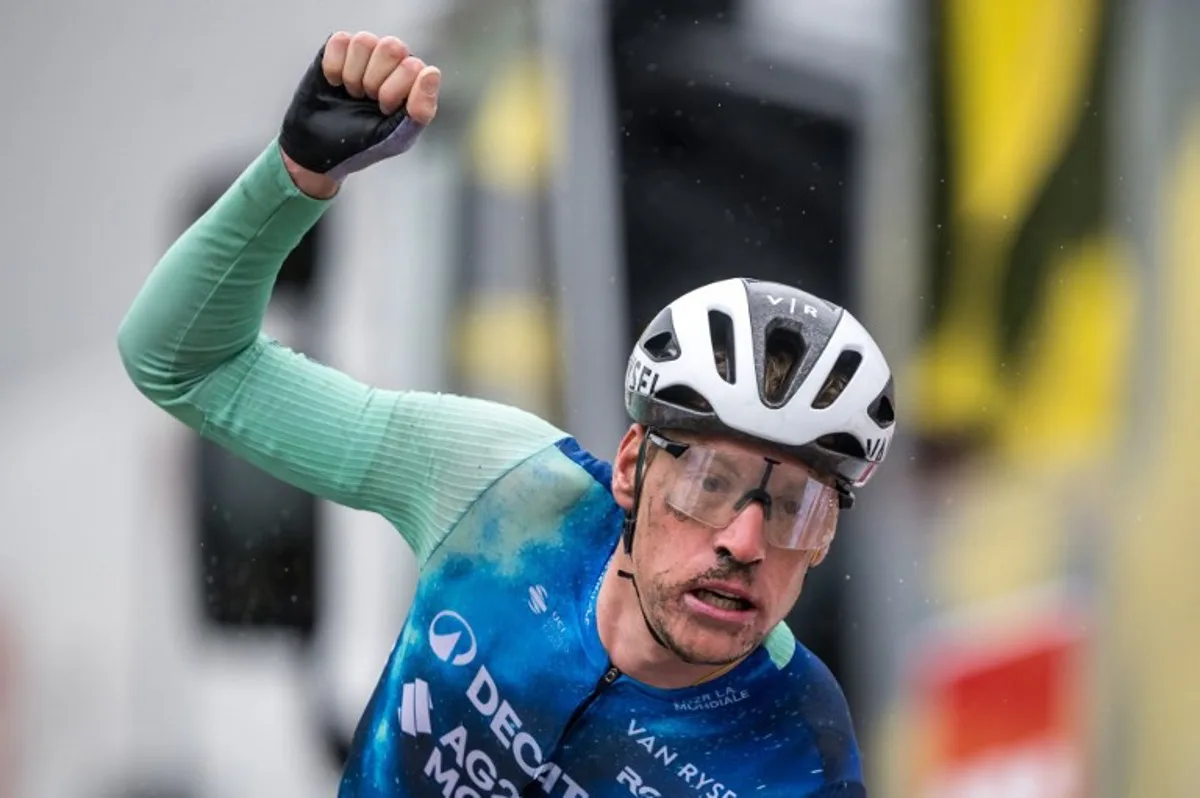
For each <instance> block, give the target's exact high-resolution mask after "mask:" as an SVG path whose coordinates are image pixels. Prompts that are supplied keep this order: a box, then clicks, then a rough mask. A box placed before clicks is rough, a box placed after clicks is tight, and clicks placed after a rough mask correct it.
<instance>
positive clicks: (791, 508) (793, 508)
mask: <svg viewBox="0 0 1200 798" xmlns="http://www.w3.org/2000/svg"><path fill="white" fill-rule="evenodd" d="M780 508H781V509H782V510H783V511H784V512H785V513H787V514H788V515H796V514H798V513H799V512H800V502H798V501H796V500H795V499H787V500H785V501H783V502H781V503H780Z"/></svg>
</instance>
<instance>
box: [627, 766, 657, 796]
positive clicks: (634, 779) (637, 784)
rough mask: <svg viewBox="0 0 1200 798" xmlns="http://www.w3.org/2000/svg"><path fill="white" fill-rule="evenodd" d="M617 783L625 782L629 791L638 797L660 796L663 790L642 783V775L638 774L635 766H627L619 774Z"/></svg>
mask: <svg viewBox="0 0 1200 798" xmlns="http://www.w3.org/2000/svg"><path fill="white" fill-rule="evenodd" d="M617 784H623V785H625V786H626V787H628V788H629V792H630V793H631V794H633V795H636V796H638V798H659V796H661V795H662V793H661V792H659V791H658V790H656V789H654V788H653V787H647V786H644V785H643V784H642V777H641V776H639V775H638V773H637V771H636V770H634V769H633V768H631V767H629V766H626V767H625V769H624V770H622V771H621V772H620V774H618V775H617Z"/></svg>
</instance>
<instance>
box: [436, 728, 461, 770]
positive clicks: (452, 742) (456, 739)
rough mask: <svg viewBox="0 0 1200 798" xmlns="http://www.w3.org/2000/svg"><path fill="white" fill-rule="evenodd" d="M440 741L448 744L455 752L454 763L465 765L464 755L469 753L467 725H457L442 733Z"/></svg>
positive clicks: (442, 743)
mask: <svg viewBox="0 0 1200 798" xmlns="http://www.w3.org/2000/svg"><path fill="white" fill-rule="evenodd" d="M438 743H440V744H441V745H444V746H446V747H447V748H449V749H450V750H451V751H453V752H454V764H456V765H458V766H459V767H462V766H463V757H464V756H466V753H467V728H466V727H465V726H462V725H460V726H457V727H455V728H453V729H451V730H450V731H448V732H446V733H445V734H443V735H442V737H441V739H439V740H438Z"/></svg>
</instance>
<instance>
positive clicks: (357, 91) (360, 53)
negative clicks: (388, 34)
mask: <svg viewBox="0 0 1200 798" xmlns="http://www.w3.org/2000/svg"><path fill="white" fill-rule="evenodd" d="M377 44H379V37H378V36H376V35H375V34H374V33H367V32H366V31H362V32H359V33H356V34H354V36H353V37H352V38H351V39H350V46H349V47H348V48H347V49H346V62H345V64H343V65H342V85H343V86H344V87H345V88H346V92H347V93H349V95H350V96H351V97H356V98H361V97H363V96H364V92H363V75H364V74H365V73H366V71H367V64H368V63H369V62H370V60H371V54H372V53H373V52H374V51H375V46H376V45H377Z"/></svg>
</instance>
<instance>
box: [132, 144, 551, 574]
mask: <svg viewBox="0 0 1200 798" xmlns="http://www.w3.org/2000/svg"><path fill="white" fill-rule="evenodd" d="M329 204H330V201H325V200H316V199H313V198H311V197H308V196H307V195H305V194H303V193H302V192H300V191H299V190H298V189H297V188H296V187H295V185H294V184H293V183H292V180H291V178H290V177H289V176H288V174H287V171H286V169H285V168H284V166H283V162H282V158H281V154H280V151H279V148H278V144H277V142H272V144H271V146H270V147H268V148H267V149H266V150H265V151H264V152H263V153H261V154H260V155H259V157H258V158H257V159H255V161H254V162H253V163H252V164H251V165H250V166H249V167H248V168H247V169H246V170H245V171H244V172H243V173H242V174H241V175H240V176H239V178H238V180H237V181H235V183H234V184H233V186H231V187H230V189H229V190H228V191H226V192H225V194H223V195H222V197H221V198H220V199H219V200H218V201H217V202H216V203H215V204H214V205H213V207H212V208H211V209H209V211H208V212H207V213H205V214H204V215H203V216H202V217H201V218H200V219H198V220H197V221H196V222H195V223H194V224H193V225H192V226H191V227H190V228H189V229H188V230H187V231H186V232H185V233H184V234H183V235H182V236H180V238H179V239H178V240H177V241H175V243H174V244H173V245H172V246H171V247H170V248H169V249H168V250H167V252H166V253H165V254H164V255H163V257H162V258H161V259H160V260H159V262H158V263H157V264H156V266H155V267H154V269H153V270H152V271H151V273H150V275H149V276H148V278H147V280H146V282H145V283H144V285H143V286H142V289H141V291H140V292H139V293H138V295H137V297H136V298H135V300H134V302H133V304H132V306H131V307H130V309H129V311H128V313H127V314H126V317H125V319H124V320H123V322H122V324H121V327H120V330H119V332H118V336H117V338H118V348H119V350H120V354H121V359H122V362H123V364H124V366H125V369H126V371H127V373H128V374H129V376H130V378H131V380H132V381H133V383H134V385H135V386H136V387H137V389H138V390H139V391H140V392H141V393H142V394H144V395H145V396H146V397H148V398H149V399H150V400H151V401H153V402H154V403H155V404H157V405H158V406H159V407H161V408H163V409H164V410H166V411H167V412H168V413H170V414H171V415H172V416H174V417H175V418H176V419H178V420H180V421H181V422H183V423H184V424H186V425H187V426H189V427H191V428H192V429H194V430H196V431H197V432H198V433H199V434H201V435H202V436H204V437H205V438H207V439H209V440H212V441H214V442H215V443H217V444H219V445H221V446H223V447H224V448H226V449H228V450H229V451H231V452H233V453H234V454H236V455H238V456H240V457H242V458H244V459H245V460H247V461H248V462H251V463H253V464H254V465H256V466H258V467H260V468H262V469H263V470H264V471H266V472H268V473H270V474H272V475H273V476H275V477H278V478H279V479H282V480H284V481H286V482H288V483H290V484H292V485H295V486H297V487H299V488H301V489H303V490H306V491H308V492H310V493H312V494H314V495H317V496H320V497H321V498H325V499H328V500H330V501H333V502H336V503H338V504H342V505H345V506H348V507H353V508H355V509H360V510H366V511H370V512H375V513H378V514H380V515H382V516H383V517H385V518H386V519H388V521H390V522H391V523H392V525H393V526H395V527H396V528H397V529H398V530H399V531H400V533H401V534H402V535H403V536H404V537H405V539H406V540H407V541H408V543H409V545H410V546H411V547H412V548H413V550H414V552H415V553H416V554H417V556H418V558H419V560H420V561H421V562H424V560H425V559H426V558H427V557H428V556H429V554H430V553H431V552H432V551H433V549H434V548H436V546H437V545H438V543H440V542H441V540H442V539H443V537H444V536H445V534H447V532H448V531H449V530H450V529H451V528H452V527H453V525H454V523H455V522H456V521H457V520H458V518H459V517H460V516H461V515H462V513H463V512H464V511H465V510H466V508H467V507H468V506H469V505H470V504H471V503H472V502H473V501H474V500H475V499H476V498H477V497H478V496H479V495H480V494H481V493H482V492H483V491H484V490H486V489H487V487H488V486H489V485H490V484H491V483H492V482H493V481H494V480H496V479H497V478H498V477H500V476H501V475H503V474H504V473H505V472H506V471H507V470H509V469H510V468H512V467H513V466H515V465H516V464H518V463H520V462H521V461H522V460H524V459H526V458H527V457H529V456H531V455H532V454H534V453H535V452H537V451H539V450H540V449H542V448H544V447H545V446H547V445H550V444H552V443H554V442H555V441H557V440H558V439H560V438H562V437H565V434H564V433H563V432H562V431H560V430H558V429H557V428H555V427H554V426H553V425H552V424H550V423H548V422H546V421H544V420H542V419H540V418H538V417H536V416H534V415H532V414H530V413H527V412H524V411H522V410H519V409H517V408H513V407H508V406H505V405H501V404H498V403H495V402H491V401H487V400H483V399H474V398H469V397H461V396H454V395H450V394H436V393H426V392H417V391H397V390H384V389H381V388H377V387H374V386H369V385H365V384H363V383H361V382H359V381H358V380H356V379H354V378H352V377H351V376H349V375H347V374H345V373H343V372H341V371H338V370H337V369H334V368H331V367H329V366H326V365H323V364H320V363H318V362H315V361H313V360H311V359H309V358H307V357H305V356H304V355H302V354H300V353H297V352H294V351H292V350H290V349H288V348H287V347H285V346H283V345H281V344H280V343H278V342H276V341H274V340H272V339H271V338H270V337H268V336H267V335H266V334H265V333H264V332H263V331H262V323H263V317H264V314H265V312H266V308H267V303H268V300H269V299H270V295H271V291H272V289H273V287H274V283H275V278H276V276H277V274H278V271H279V268H280V267H281V266H282V264H283V261H284V259H285V258H286V257H287V255H288V253H290V252H291V250H292V249H293V248H294V247H295V246H296V245H297V244H298V243H299V242H300V240H301V238H302V237H303V236H304V234H305V233H306V232H307V231H308V230H309V228H311V226H312V225H313V224H315V223H316V221H317V220H318V219H319V218H320V216H321V214H322V213H324V211H325V209H326V208H327V207H328V205H329Z"/></svg>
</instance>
